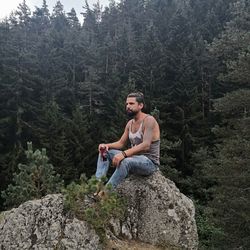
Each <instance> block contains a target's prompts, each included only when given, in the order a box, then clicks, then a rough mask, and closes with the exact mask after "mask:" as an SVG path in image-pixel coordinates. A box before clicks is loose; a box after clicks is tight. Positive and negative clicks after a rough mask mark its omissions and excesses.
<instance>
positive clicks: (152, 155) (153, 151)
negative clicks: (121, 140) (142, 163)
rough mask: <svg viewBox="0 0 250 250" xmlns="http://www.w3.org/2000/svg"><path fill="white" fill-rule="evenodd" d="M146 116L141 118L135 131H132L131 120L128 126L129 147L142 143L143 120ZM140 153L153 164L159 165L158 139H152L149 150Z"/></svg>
mask: <svg viewBox="0 0 250 250" xmlns="http://www.w3.org/2000/svg"><path fill="white" fill-rule="evenodd" d="M147 117H148V116H146V117H145V118H144V119H143V120H142V122H141V124H140V127H139V129H138V130H137V131H136V132H135V133H132V124H133V121H132V122H131V124H130V127H129V140H130V144H131V147H134V146H136V145H139V144H140V143H142V141H143V122H144V120H145V119H146V118H147ZM141 154H143V155H145V156H146V157H148V158H149V159H150V160H151V161H152V162H153V163H154V164H156V165H160V140H157V141H153V142H152V143H151V145H150V149H149V151H148V152H143V153H141Z"/></svg>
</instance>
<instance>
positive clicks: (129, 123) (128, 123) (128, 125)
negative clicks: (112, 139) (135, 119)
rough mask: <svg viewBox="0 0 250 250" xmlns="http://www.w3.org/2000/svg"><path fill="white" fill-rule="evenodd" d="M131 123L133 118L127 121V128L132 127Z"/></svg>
mask: <svg viewBox="0 0 250 250" xmlns="http://www.w3.org/2000/svg"><path fill="white" fill-rule="evenodd" d="M131 123H132V119H131V120H129V121H128V122H127V124H126V129H129V127H130V125H131Z"/></svg>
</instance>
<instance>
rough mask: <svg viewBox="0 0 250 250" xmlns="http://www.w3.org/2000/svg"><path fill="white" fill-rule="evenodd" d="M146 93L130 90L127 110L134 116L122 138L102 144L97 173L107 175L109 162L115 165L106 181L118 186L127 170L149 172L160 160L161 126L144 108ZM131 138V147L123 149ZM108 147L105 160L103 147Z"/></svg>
mask: <svg viewBox="0 0 250 250" xmlns="http://www.w3.org/2000/svg"><path fill="white" fill-rule="evenodd" d="M143 107H144V96H143V94H142V93H140V92H138V93H131V94H129V95H128V96H127V100H126V112H127V114H128V116H129V117H130V118H132V119H131V120H129V122H128V123H127V125H126V127H125V130H124V133H123V135H122V137H121V138H120V140H118V141H116V142H113V143H107V144H100V145H99V148H98V150H99V157H98V162H97V170H96V177H97V179H100V178H101V177H103V176H106V174H107V171H108V168H109V165H110V163H112V166H113V167H115V168H116V170H115V171H114V173H113V175H112V176H111V178H110V180H109V181H108V183H107V184H111V186H112V188H115V187H116V186H117V185H118V184H119V183H121V182H122V181H123V180H124V179H125V178H126V177H127V176H128V174H138V175H144V176H147V175H150V174H152V173H153V172H155V171H156V170H157V169H158V166H159V164H160V161H159V158H160V129H159V125H158V123H157V121H156V120H155V118H154V117H153V116H151V115H147V114H145V113H144V112H142V109H143ZM128 140H129V141H130V144H131V147H130V148H129V149H126V150H124V151H121V150H122V149H124V148H125V147H126V145H127V142H128ZM103 148H105V149H106V150H107V152H106V154H107V160H103V158H102V155H101V150H102V149H103Z"/></svg>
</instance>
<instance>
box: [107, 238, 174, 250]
mask: <svg viewBox="0 0 250 250" xmlns="http://www.w3.org/2000/svg"><path fill="white" fill-rule="evenodd" d="M174 249H176V248H166V247H164V248H163V247H158V246H153V245H151V244H147V243H143V242H139V241H135V240H130V241H128V240H109V241H108V243H107V246H106V247H105V250H174Z"/></svg>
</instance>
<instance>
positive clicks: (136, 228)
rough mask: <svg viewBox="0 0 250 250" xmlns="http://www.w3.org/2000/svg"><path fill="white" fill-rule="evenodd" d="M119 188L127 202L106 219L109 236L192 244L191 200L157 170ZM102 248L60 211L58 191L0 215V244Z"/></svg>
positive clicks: (1, 246)
mask: <svg viewBox="0 0 250 250" xmlns="http://www.w3.org/2000/svg"><path fill="white" fill-rule="evenodd" d="M118 192H119V193H120V194H121V195H122V196H124V197H126V198H127V202H128V207H127V212H126V217H125V219H124V220H123V221H119V220H117V219H113V220H111V221H110V227H109V228H107V236H108V237H110V240H111V241H112V240H115V241H117V242H118V241H119V240H120V239H121V237H120V236H125V237H126V238H127V239H128V240H132V241H131V242H134V241H136V242H138V241H142V242H145V243H150V244H152V245H157V246H161V247H162V248H163V249H197V245H198V236H197V230H196V224H195V219H194V214H195V209H194V205H193V202H192V201H191V200H190V199H189V198H187V197H186V196H184V195H183V194H181V193H180V191H179V190H178V189H177V188H176V186H175V184H174V183H173V182H172V181H170V180H168V179H166V178H165V177H163V176H162V174H161V173H160V172H156V173H155V174H153V175H152V176H149V177H136V176H131V177H129V178H127V179H126V180H125V182H124V183H122V184H121V185H119V187H118ZM117 236H118V237H117ZM124 242H125V241H124ZM127 242H129V241H127ZM121 244H122V241H121ZM102 248H103V246H102V245H101V243H100V239H99V237H98V236H97V234H96V233H95V231H94V230H93V229H91V227H90V226H89V225H88V224H87V223H86V222H85V221H80V220H78V219H76V218H70V217H69V215H68V214H65V211H64V207H63V196H62V195H61V194H54V195H47V196H45V197H44V198H42V199H40V200H33V201H28V202H25V203H23V204H22V205H20V206H19V207H18V208H14V209H12V210H10V211H7V212H4V213H2V214H1V215H0V249H5V250H8V249H72V250H74V249H83V250H84V249H89V250H95V249H102ZM116 249H120V248H116ZM121 249H122V248H121ZM128 249H129V248H128ZM131 249H133V248H131ZM140 249H141V248H140ZM152 249H153V248H152Z"/></svg>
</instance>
